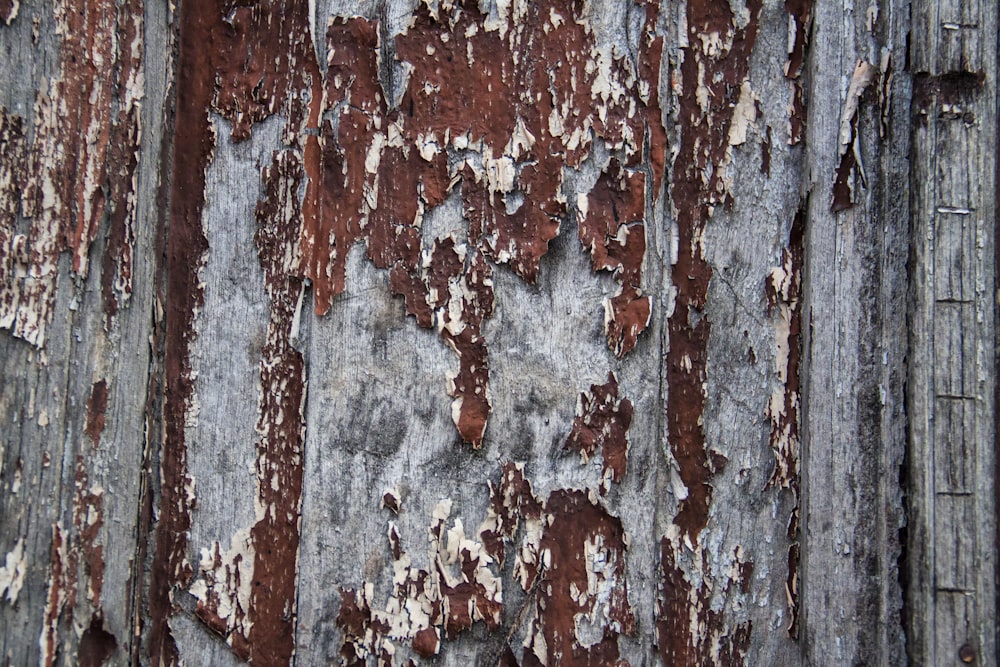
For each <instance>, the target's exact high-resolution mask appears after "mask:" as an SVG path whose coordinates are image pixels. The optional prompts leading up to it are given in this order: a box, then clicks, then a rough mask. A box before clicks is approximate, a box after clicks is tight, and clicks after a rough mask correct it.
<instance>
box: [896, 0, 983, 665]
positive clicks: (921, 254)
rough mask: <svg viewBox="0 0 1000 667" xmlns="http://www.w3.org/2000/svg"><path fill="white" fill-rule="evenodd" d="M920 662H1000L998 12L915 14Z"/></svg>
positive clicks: (915, 473) (914, 449) (915, 479)
mask: <svg viewBox="0 0 1000 667" xmlns="http://www.w3.org/2000/svg"><path fill="white" fill-rule="evenodd" d="M913 13H914V28H915V29H914V32H913V34H912V40H913V42H912V44H913V56H912V61H911V67H912V69H913V71H914V75H915V81H914V108H913V135H912V136H913V153H912V155H913V164H912V176H911V183H912V196H911V202H912V206H913V209H914V210H913V218H912V220H913V224H912V239H913V267H914V272H913V276H914V281H913V282H914V290H913V294H914V302H915V305H914V309H913V315H912V323H911V339H910V340H911V353H910V354H911V362H910V363H911V369H910V387H911V394H910V413H911V424H910V440H911V450H910V451H911V464H910V467H909V470H910V475H911V480H912V485H911V488H912V491H911V493H912V496H911V499H910V507H911V520H910V531H909V535H910V548H909V554H912V555H911V558H912V559H913V562H914V568H913V572H914V578H913V580H912V582H911V584H910V604H911V606H912V609H913V615H912V618H911V619H910V624H909V627H910V654H911V656H912V657H913V659H914V661H916V662H921V663H924V664H936V665H949V664H962V663H961V662H960V661H961V660H962V656H961V654H962V653H963V652H964V654H965V655H966V656H971V658H972V659H973V660H975V661H976V662H977V663H979V662H980V661H981V662H982V663H985V664H989V663H990V662H991V661H995V660H996V656H997V636H996V613H997V607H996V605H997V600H996V595H997V591H996V578H995V576H994V574H993V573H994V571H995V568H996V557H997V537H996V530H997V528H996V516H997V515H996V497H997V496H996V493H997V488H996V476H995V472H996V394H995V392H996V377H997V374H996V327H995V322H996V300H995V294H996V291H995V290H996V287H995V275H996V225H997V217H996V216H997V209H996V173H997V172H996V170H997V86H996V74H997V70H996V62H997V52H996V49H997V6H996V3H990V2H917V3H915V4H914V7H913Z"/></svg>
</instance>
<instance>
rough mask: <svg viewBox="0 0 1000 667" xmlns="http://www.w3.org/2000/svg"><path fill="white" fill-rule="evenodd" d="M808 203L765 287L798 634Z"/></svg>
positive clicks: (789, 587) (779, 476)
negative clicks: (790, 501)
mask: <svg viewBox="0 0 1000 667" xmlns="http://www.w3.org/2000/svg"><path fill="white" fill-rule="evenodd" d="M805 224H806V209H805V208H804V207H803V208H801V209H800V210H799V211H798V212H797V213H796V214H795V218H794V220H793V222H792V225H791V230H790V232H789V240H788V247H787V248H784V249H783V250H782V253H781V260H782V263H781V266H777V267H775V268H774V269H772V270H771V273H770V274H769V275H768V277H767V279H766V281H765V285H764V292H765V296H766V297H767V304H768V310H769V312H770V314H771V316H772V317H774V327H775V339H774V342H775V355H774V367H775V368H774V371H775V376H776V378H777V381H778V387H777V388H776V389H775V390H774V392H773V393H772V395H771V398H770V400H769V401H768V404H767V409H766V410H765V414H766V416H767V418H768V420H769V421H770V422H771V436H770V442H769V444H770V446H771V450H772V451H773V452H774V457H775V463H774V471H773V472H772V473H771V477H770V479H769V480H768V485H769V486H775V487H778V488H781V489H790V490H791V491H792V493H793V495H794V498H795V507H794V509H793V510H792V516H791V518H790V520H789V524H788V531H787V532H788V539H789V540H790V541H791V542H792V544H791V545H790V546H789V550H788V571H787V575H786V582H785V592H786V601H787V605H788V618H789V620H788V625H787V626H786V631H787V632H788V634H789V636H790V637H792V638H793V639H794V638H797V637H798V617H799V613H798V612H799V593H798V563H799V544H798V537H799V526H798V521H799V520H798V516H799V462H800V453H799V452H800V446H801V442H800V439H799V414H800V409H801V403H800V394H799V387H800V377H799V372H800V361H801V342H800V337H801V335H802V301H801V297H802V272H803V262H804V258H805V248H804V241H805V239H804V237H805Z"/></svg>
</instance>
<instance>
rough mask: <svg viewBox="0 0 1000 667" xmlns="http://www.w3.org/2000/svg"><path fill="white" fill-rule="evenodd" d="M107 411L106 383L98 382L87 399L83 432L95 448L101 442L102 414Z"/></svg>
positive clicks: (105, 381)
mask: <svg viewBox="0 0 1000 667" xmlns="http://www.w3.org/2000/svg"><path fill="white" fill-rule="evenodd" d="M107 409H108V382H107V380H103V379H102V380H98V381H97V382H95V383H94V385H93V386H92V387H91V389H90V398H88V399H87V422H86V425H85V426H84V429H83V432H84V433H86V434H87V437H88V438H90V442H91V443H92V444H93V445H94V447H97V445H98V444H100V441H101V433H103V432H104V413H105V411H106V410H107Z"/></svg>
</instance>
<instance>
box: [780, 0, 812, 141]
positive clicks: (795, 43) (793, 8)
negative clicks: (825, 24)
mask: <svg viewBox="0 0 1000 667" xmlns="http://www.w3.org/2000/svg"><path fill="white" fill-rule="evenodd" d="M812 8H813V0H785V11H786V12H788V16H789V18H790V19H791V26H790V29H789V42H788V62H786V63H785V78H787V79H788V81H789V85H790V87H791V91H792V92H791V98H792V99H791V104H790V105H789V109H788V143H789V145H792V146H794V145H796V144H799V143H801V142H802V139H803V137H805V126H806V109H805V91H804V90H803V88H802V69H803V66H804V65H805V61H806V53H807V50H808V48H809V36H810V34H811V32H812Z"/></svg>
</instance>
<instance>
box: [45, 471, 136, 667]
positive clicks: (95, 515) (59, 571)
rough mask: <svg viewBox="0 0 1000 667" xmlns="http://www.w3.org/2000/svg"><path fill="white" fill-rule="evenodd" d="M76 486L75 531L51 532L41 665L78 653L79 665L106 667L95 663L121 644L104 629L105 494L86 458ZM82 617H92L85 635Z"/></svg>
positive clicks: (59, 529)
mask: <svg viewBox="0 0 1000 667" xmlns="http://www.w3.org/2000/svg"><path fill="white" fill-rule="evenodd" d="M74 487H75V488H74V495H73V507H72V525H71V527H70V528H69V529H65V528H63V526H62V525H61V524H56V525H55V526H53V529H52V552H51V558H50V564H49V576H48V593H47V598H46V605H45V616H44V625H43V629H42V635H41V638H40V640H39V643H40V647H41V650H42V655H41V659H40V663H41V664H42V665H47V666H48V665H53V664H55V661H56V660H57V659H58V658H59V656H60V655H73V652H74V651H75V655H76V659H77V661H78V662H79V663H80V664H101V663H100V662H93V660H95V659H97V658H98V657H99V656H101V655H104V653H105V652H106V651H107V650H108V646H109V645H110V651H111V652H113V651H114V649H115V646H117V640H116V639H115V637H114V636H113V635H111V634H110V633H109V632H107V631H106V630H105V629H104V627H103V618H104V613H103V611H102V609H101V593H102V589H103V587H104V547H103V546H102V545H101V544H99V542H98V539H99V537H100V533H101V529H102V527H103V525H104V509H103V507H104V490H103V489H101V488H100V487H95V486H92V485H91V484H90V481H89V478H88V475H87V470H86V465H85V462H84V457H83V455H79V456H78V457H77V460H76V468H75V473H74ZM80 616H84V618H87V617H89V618H90V623H89V625H88V626H87V628H86V629H85V630H83V634H82V636H81V635H80V634H79V633H80V629H79V628H80V626H82V625H83V624H82V623H78V622H75V621H74V617H80ZM77 640H79V644H76V642H77ZM108 655H110V653H109V654H108ZM103 659H105V658H101V660H103Z"/></svg>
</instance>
